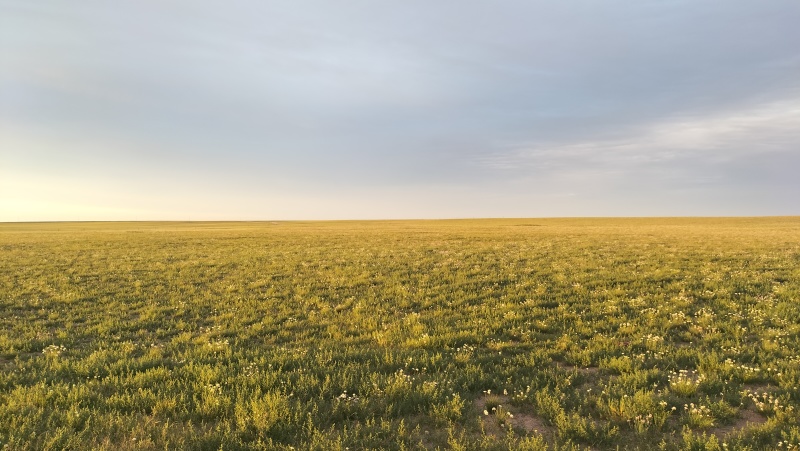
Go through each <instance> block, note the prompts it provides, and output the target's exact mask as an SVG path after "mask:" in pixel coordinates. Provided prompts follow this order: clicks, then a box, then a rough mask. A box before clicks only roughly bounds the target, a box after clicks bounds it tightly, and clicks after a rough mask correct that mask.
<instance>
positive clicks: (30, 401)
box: [0, 217, 800, 450]
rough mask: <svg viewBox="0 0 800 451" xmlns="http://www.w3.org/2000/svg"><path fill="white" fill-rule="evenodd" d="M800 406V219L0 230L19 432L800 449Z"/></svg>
mask: <svg viewBox="0 0 800 451" xmlns="http://www.w3.org/2000/svg"><path fill="white" fill-rule="evenodd" d="M799 425H800V218H796V217H792V218H733V219H688V218H687V219H678V218H674V219H673V218H669V219H524V220H523V219H519V220H511V219H508V220H464V221H383V222H280V223H268V222H264V223H49V224H12V223H8V224H0V448H3V447H4V446H7V447H8V448H9V449H63V448H69V449H122V450H124V449H176V448H177V449H181V448H191V449H209V450H216V449H220V448H221V449H293V448H294V449H321V450H322V449H326V450H327V449H334V450H335V449H346V448H349V449H351V450H352V449H380V448H384V449H426V448H427V449H435V448H437V447H440V448H442V449H533V450H539V449H541V450H544V449H559V450H561V449H564V450H566V449H597V450H602V449H616V448H617V447H618V446H619V448H620V449H632V450H633V449H667V450H672V449H676V450H677V449H694V450H701V449H709V450H712V449H752V450H760V449H800V426H799ZM723 443H724V445H723Z"/></svg>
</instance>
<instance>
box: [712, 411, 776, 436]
mask: <svg viewBox="0 0 800 451" xmlns="http://www.w3.org/2000/svg"><path fill="white" fill-rule="evenodd" d="M766 422H767V418H766V417H765V416H763V415H761V414H760V413H758V412H754V411H752V410H750V409H742V410H740V411H739V418H737V419H736V421H734V422H733V423H732V424H728V425H725V426H719V427H715V428H713V429H710V430H709V431H708V432H709V434H711V435H716V436H717V437H727V436H729V435H732V434H735V433H737V432H739V431H741V430H742V429H744V428H746V427H748V426H753V425H759V424H764V423H766Z"/></svg>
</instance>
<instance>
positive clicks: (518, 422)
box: [475, 394, 555, 440]
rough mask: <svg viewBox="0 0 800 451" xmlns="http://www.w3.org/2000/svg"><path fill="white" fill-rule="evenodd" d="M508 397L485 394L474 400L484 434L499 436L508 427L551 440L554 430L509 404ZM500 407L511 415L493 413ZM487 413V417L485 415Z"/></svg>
mask: <svg viewBox="0 0 800 451" xmlns="http://www.w3.org/2000/svg"><path fill="white" fill-rule="evenodd" d="M509 401H510V400H509V398H508V396H503V395H492V394H485V395H483V396H481V397H480V398H478V399H476V400H475V407H476V408H477V410H478V412H480V413H481V421H482V422H483V425H484V430H485V431H486V434H489V435H494V436H499V435H501V434H502V433H503V432H504V431H503V427H504V426H505V427H506V428H507V427H508V425H510V426H511V427H512V428H513V429H514V430H517V431H523V432H524V433H526V434H539V435H541V436H543V437H544V438H545V440H549V439H551V438H552V437H553V436H554V434H555V429H554V428H553V427H552V426H550V425H548V424H547V423H546V422H545V421H544V420H543V419H541V418H539V417H538V416H536V415H534V414H533V413H531V412H526V411H525V410H524V409H521V408H519V407H516V406H512V405H511V404H510V403H509ZM498 406H502V411H504V412H507V413H510V414H511V415H504V414H500V415H498V414H497V411H498V410H501V409H499V408H498V410H495V411H493V410H492V408H493V407H498ZM484 412H487V413H488V415H485V414H484Z"/></svg>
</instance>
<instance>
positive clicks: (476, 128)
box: [0, 0, 800, 221]
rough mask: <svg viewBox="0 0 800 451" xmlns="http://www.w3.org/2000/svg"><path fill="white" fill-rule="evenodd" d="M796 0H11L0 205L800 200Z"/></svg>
mask: <svg viewBox="0 0 800 451" xmlns="http://www.w3.org/2000/svg"><path fill="white" fill-rule="evenodd" d="M798 23H800V3H798V2H796V1H794V0H785V1H780V0H776V1H763V2H761V1H737V0H728V1H703V0H701V1H655V2H651V1H640V2H629V1H625V2H623V1H603V2H598V1H563V2H552V1H547V2H544V1H542V2H536V1H491V2H490V1H449V0H446V1H435V2H431V1H418V0H404V1H367V0H362V1H353V0H342V1H335V2H331V1H296V0H294V1H266V2H264V1H249V0H242V1H239V0H234V1H228V2H209V1H205V0H201V1H114V2H111V1H93V0H82V1H80V2H65V1H55V0H37V1H35V2H32V1H10V0H0V221H29V220H104V219H108V220H123V219H133V220H149V219H153V220H155V219H175V220H185V219H189V220H202V219H209V220H213V219H242V220H252V219H349V218H353V219H356V218H365V219H371V218H374V219H379V218H448V217H542V216H675V215H692V216H696V215H701V216H704V215H710V216H718V215H796V214H800V208H799V207H800V201H798V200H797V199H798V198H800V176H798V175H797V173H798V172H800V171H798V170H800V45H798V43H800V27H798V26H797V24H798Z"/></svg>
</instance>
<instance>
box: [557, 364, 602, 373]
mask: <svg viewBox="0 0 800 451" xmlns="http://www.w3.org/2000/svg"><path fill="white" fill-rule="evenodd" d="M555 364H556V367H557V368H558V369H560V370H564V371H577V372H578V373H580V374H583V375H593V374H597V373H599V372H600V368H598V367H596V366H589V367H586V368H581V367H579V366H575V365H570V364H569V363H564V362H555Z"/></svg>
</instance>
